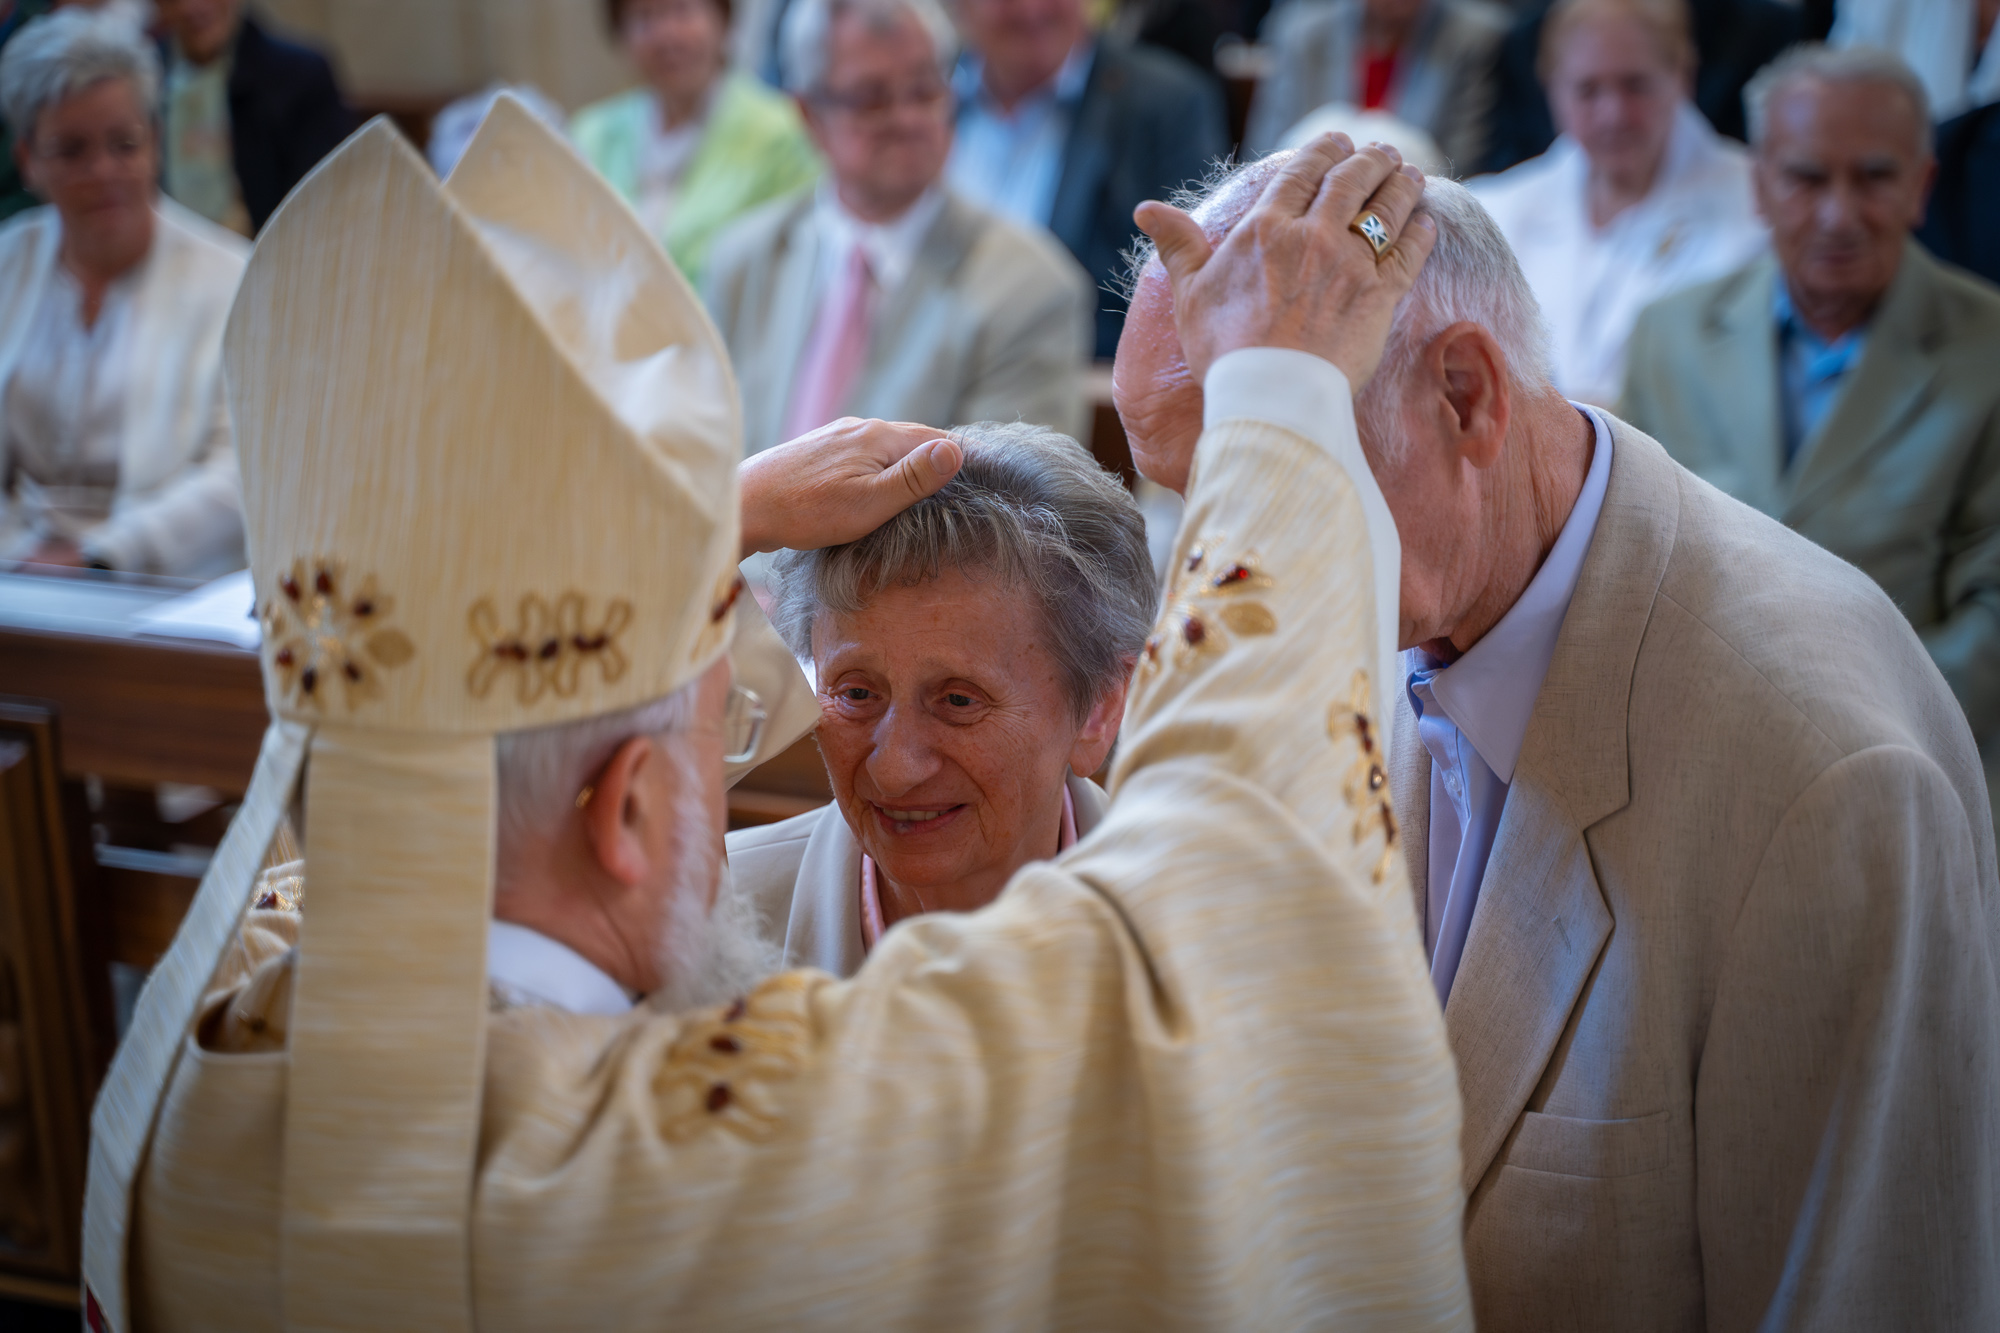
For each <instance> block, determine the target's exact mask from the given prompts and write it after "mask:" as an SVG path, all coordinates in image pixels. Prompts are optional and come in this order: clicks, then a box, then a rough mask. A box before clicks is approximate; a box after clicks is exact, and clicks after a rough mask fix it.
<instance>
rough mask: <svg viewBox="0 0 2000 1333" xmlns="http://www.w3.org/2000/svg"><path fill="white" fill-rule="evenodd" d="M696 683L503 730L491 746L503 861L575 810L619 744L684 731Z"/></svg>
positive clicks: (544, 833) (688, 720) (696, 686)
mask: <svg viewBox="0 0 2000 1333" xmlns="http://www.w3.org/2000/svg"><path fill="white" fill-rule="evenodd" d="M700 684H701V682H700V681H699V680H694V681H690V682H689V683H688V684H686V685H683V686H682V687H681V688H680V689H678V690H676V691H674V692H673V693H672V694H669V695H667V696H666V697H665V698H662V699H654V700H652V701H650V702H648V703H643V704H640V705H638V706H637V707H635V708H626V709H621V710H620V711H618V712H616V713H602V714H599V715H598V716H596V717H586V718H580V719H578V720H576V721H574V722H558V723H556V724H555V725H553V726H547V727H533V728H530V729H529V730H526V731H509V732H503V733H502V734H501V735H500V736H499V738H498V739H497V742H496V746H495V749H496V758H497V767H498V769H499V774H498V786H499V824H500V827H499V846H500V849H501V852H502V854H503V862H504V860H505V853H506V851H507V850H508V849H509V848H510V847H511V846H513V845H514V844H515V842H516V840H517V839H519V838H522V837H529V838H533V837H546V836H548V835H550V834H552V833H554V831H555V830H556V829H557V828H559V827H560V826H561V824H562V821H563V820H564V819H565V818H567V817H568V816H569V814H570V812H571V811H573V810H575V809H576V798H577V794H578V793H579V792H581V791H582V790H583V788H584V784H586V783H588V782H589V781H590V780H591V777H592V776H593V775H594V774H596V772H597V770H598V769H600V768H602V767H604V764H605V762H606V761H607V760H609V759H610V758H611V756H612V755H613V754H615V753H616V752H617V750H618V747H619V746H621V745H623V744H625V742H626V741H629V740H631V739H632V738H633V737H634V736H658V735H661V734H663V733H666V732H674V731H683V730H685V729H686V728H687V726H688V724H689V723H690V722H692V721H693V720H694V700H695V692H696V690H697V689H698V688H699V687H700ZM691 776H692V775H691Z"/></svg>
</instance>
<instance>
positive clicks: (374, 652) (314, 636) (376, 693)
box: [258, 559, 417, 711]
mask: <svg viewBox="0 0 2000 1333" xmlns="http://www.w3.org/2000/svg"><path fill="white" fill-rule="evenodd" d="M395 609H396V602H395V599H394V598H392V597H388V596H385V595H384V594H383V593H382V591H381V589H380V588H379V587H377V586H376V583H375V577H374V575H372V574H371V575H369V576H368V577H367V578H365V579H363V580H362V581H361V584H360V586H359V587H357V588H353V589H349V588H348V587H347V584H346V574H345V571H344V570H343V568H342V566H341V563H340V562H339V561H337V560H314V561H313V562H311V564H310V565H309V564H308V563H307V562H306V561H305V560H303V559H299V560H294V561H292V567H291V569H290V570H289V571H288V572H287V573H285V574H283V575H280V576H279V578H278V586H277V588H276V589H275V590H274V591H272V592H270V593H269V594H268V595H266V596H265V597H263V598H262V599H261V600H260V601H259V604H258V619H259V620H260V621H261V622H262V624H263V628H264V642H266V643H267V644H270V645H272V648H271V665H272V666H273V667H275V668H277V671H278V678H279V680H280V681H281V682H282V683H283V687H284V692H285V694H286V695H287V696H288V697H289V698H290V700H291V702H292V704H293V705H294V706H301V705H304V704H311V705H312V706H313V707H315V708H320V709H324V708H325V707H326V706H327V704H326V696H327V694H328V692H329V691H331V690H332V689H333V688H334V684H333V683H334V682H335V681H339V682H340V689H341V693H342V697H343V699H344V700H345V702H346V704H347V707H348V709H349V710H350V711H352V710H353V709H354V708H355V707H356V706H357V705H359V704H361V703H363V702H365V701H367V700H370V699H376V698H380V697H381V694H382V670H383V669H390V670H393V669H394V668H396V667H399V666H402V665H403V664H404V663H406V662H408V661H409V660H410V659H411V658H413V657H415V656H416V655H417V646H416V645H415V644H414V643H412V642H410V636H409V635H407V634H405V633H403V631H401V630H399V629H396V628H394V627H392V626H388V625H385V624H384V623H383V622H384V621H386V620H387V619H388V618H389V616H390V615H391V614H392V613H393V612H394V611H395Z"/></svg>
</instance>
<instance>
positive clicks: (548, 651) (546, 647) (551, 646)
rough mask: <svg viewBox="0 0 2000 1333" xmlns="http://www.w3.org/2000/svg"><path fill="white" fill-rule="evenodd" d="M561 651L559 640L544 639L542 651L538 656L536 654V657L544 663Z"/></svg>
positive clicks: (560, 641)
mask: <svg viewBox="0 0 2000 1333" xmlns="http://www.w3.org/2000/svg"><path fill="white" fill-rule="evenodd" d="M561 651H562V640H561V639H544V640H543V641H542V651H541V652H540V653H539V654H537V656H539V657H540V658H541V659H542V660H543V661H544V662H546V661H548V660H549V659H550V658H552V657H554V656H555V655H556V654H557V653H559V652H561Z"/></svg>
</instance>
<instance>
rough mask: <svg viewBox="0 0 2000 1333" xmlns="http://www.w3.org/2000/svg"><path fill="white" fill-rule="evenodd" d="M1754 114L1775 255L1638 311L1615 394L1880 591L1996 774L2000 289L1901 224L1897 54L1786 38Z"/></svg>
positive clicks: (1906, 106) (1903, 142) (1917, 98)
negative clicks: (1787, 50)
mask: <svg viewBox="0 0 2000 1333" xmlns="http://www.w3.org/2000/svg"><path fill="white" fill-rule="evenodd" d="M1751 129H1752V134H1753V138H1754V139H1755V141H1756V148H1757V201H1758V207H1759V208H1760V210H1761V211H1762V212H1763V214H1764V216H1765V217H1766V218H1767V219H1768V220H1769V221H1770V223H1771V231H1772V241H1773V248H1774V249H1775V251H1776V253H1775V254H1774V255H1773V256H1771V257H1769V258H1766V259H1761V260H1759V261H1758V262H1756V263H1754V264H1751V265H1750V266H1749V267H1747V268H1744V269H1741V270H1739V271H1737V272H1735V273H1732V274H1730V275H1729V276H1727V277H1725V278H1721V279H1719V280H1717V281H1715V282H1712V283H1708V284H1706V285H1704V286H1701V287H1697V288H1695V289H1693V290H1691V291H1687V292H1683V293H1681V294H1680V295H1679V296H1677V297H1674V298H1671V299H1669V300H1667V301H1664V302H1662V303H1660V304H1659V305H1657V306H1655V307H1653V308H1652V309H1650V310H1648V311H1647V312H1646V313H1645V315H1644V316H1643V317H1642V318H1641V319H1640V320H1639V324H1638V328H1637V329H1636V331H1635V332H1634V334H1633V339H1632V362H1631V372H1630V377H1629V378H1628V380H1627V381H1626V387H1625V397H1624V406H1623V410H1624V411H1625V413H1626V414H1627V415H1628V416H1629V417H1630V418H1631V420H1632V421H1633V423H1634V424H1636V425H1638V426H1639V427H1640V428H1641V429H1643V430H1646V431H1648V432H1650V433H1652V434H1653V435H1655V436H1657V437H1658V438H1659V440H1660V441H1661V443H1663V444H1665V445H1666V447H1667V449H1668V451H1669V452H1671V453H1672V454H1673V456H1674V457H1675V458H1676V459H1677V460H1679V461H1680V462H1681V463H1682V464H1684V465H1685V466H1687V467H1688V468H1690V469H1691V470H1693V471H1694V472H1695V473H1696V474H1697V475H1699V476H1701V477H1702V478H1703V479H1705V480H1707V481H1710V482H1713V483H1714V484H1715V485H1717V486H1719V487H1721V488H1722V489H1723V490H1725V491H1727V492H1729V493H1730V494H1731V495H1733V496H1735V497H1736V498H1737V499H1739V500H1742V501H1744V502H1745V503H1747V504H1750V505H1752V506H1754V507H1755V508H1757V509H1761V510H1763V511H1764V512H1765V513H1767V514H1769V515H1771V516H1772V517H1774V518H1777V519H1780V520H1782V521H1783V522H1784V523H1786V524H1787V525H1789V526H1790V527H1792V528H1794V529H1796V530H1797V531H1798V532H1800V533H1803V534H1804V535H1805V536H1807V537H1809V538H1811V539H1812V540H1813V541H1815V542H1818V543H1819V544H1820V545H1821V546H1824V547H1825V548H1826V549H1827V550H1829V551H1832V552H1833V553H1834V554H1835V555H1837V556H1840V557H1841V558H1842V559H1844V560H1848V561H1851V562H1852V563H1854V564H1855V565H1858V566H1859V567H1860V568H1861V569H1862V571H1863V572H1865V573H1866V574H1868V576H1869V577H1871V578H1873V579H1874V580H1875V581H1876V582H1877V583H1879V584H1881V585H1882V588H1883V590H1884V591H1886V592H1887V593H1888V594H1889V596H1890V598H1891V599H1892V600H1893V601H1894V602H1895V603H1896V605H1897V606H1898V607H1899V608H1900V609H1901V610H1902V612H1903V614H1904V615H1905V616H1907V617H1908V618H1909V620H1910V623H1911V624H1913V625H1915V626H1916V628H1917V632H1918V634H1919V635H1921V636H1922V638H1923V642H1924V646H1925V647H1926V648H1927V649H1929V651H1930V655H1931V657H1932V658H1933V659H1934V660H1935V661H1936V663H1937V665H1938V669H1939V670H1940V671H1942V672H1943V673H1944V678H1945V679H1946V680H1947V681H1949V682H1950V684H1951V687H1952V690H1953V692H1954V693H1955V694H1957V696H1958V700H1959V703H1960V704H1962V705H1963V706H1964V708H1965V714H1966V717H1967V719H1968V720H1969V721H1970V722H1971V724H1972V730H1973V733H1974V734H1975V735H1976V736H1978V737H1979V738H1980V740H1981V742H1982V746H1983V749H1984V751H1985V753H1986V756H1987V787H1988V788H1989V790H2000V781H1996V779H2000V374H1996V373H1995V367H1996V366H2000V290H1996V289H1995V288H1994V287H1993V286H1991V285H1990V284H1988V283H1986V282H1984V281H1982V280H1980V279H1978V278H1975V277H1972V276H1971V275H1969V274H1966V273H1963V272H1961V271H1959V270H1956V269H1953V268H1950V267H1948V266H1946V265H1943V264H1940V263H1938V262H1937V261H1936V260H1934V259H1932V258H1931V257H1930V256H1929V255H1928V254H1926V253H1925V252H1924V250H1923V249H1922V247H1921V246H1919V245H1918V244H1917V243H1916V242H1915V241H1914V240H1912V239H1911V237H1910V234H1909V232H1910V229H1911V228H1912V227H1913V226H1915V225H1916V224H1917V223H1918V222H1919V221H1920V220H1921V219H1922V217H1923V214H1924V192H1925V188H1926V186H1927V185H1928V184H1929V181H1930V177H1931V171H1932V167H1931V155H1930V121H1929V114H1928V112H1927V110H1926V105H1925V101H1924V91H1923V87H1922V85H1920V84H1919V83H1918V82H1917V81H1916V78H1915V77H1914V76H1913V75H1912V74H1911V73H1910V72H1909V70H1908V68H1907V67H1906V66H1904V65H1903V63H1902V62H1901V61H1900V60H1898V59H1897V58H1896V57H1894V56H1891V55H1888V54H1886V53H1883V52H1879V51H1870V50H1866V49H1861V48H1854V49H1848V50H1829V49H1826V48H1819V47H1811V48H1802V49H1800V50H1799V51H1797V52H1794V53H1793V54H1791V55H1789V56H1787V57H1785V58H1784V59H1782V60H1780V61H1778V62H1776V63H1775V64H1773V65H1772V66H1771V67H1770V68H1769V69H1767V70H1766V71H1765V72H1764V73H1763V74H1762V75H1760V76H1759V78H1758V80H1757V81H1756V82H1755V83H1754V84H1752V90H1751Z"/></svg>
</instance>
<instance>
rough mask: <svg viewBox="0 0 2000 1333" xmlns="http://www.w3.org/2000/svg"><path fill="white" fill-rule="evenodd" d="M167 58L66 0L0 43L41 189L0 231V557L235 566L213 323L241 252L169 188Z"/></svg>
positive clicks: (233, 507) (26, 163) (23, 147)
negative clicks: (169, 195) (161, 124)
mask: <svg viewBox="0 0 2000 1333" xmlns="http://www.w3.org/2000/svg"><path fill="white" fill-rule="evenodd" d="M158 87H159V65H158V63H157V62H156V60H155V58H154V55H153V52H152V50H151V49H150V47H149V46H148V45H147V44H146V42H145V40H144V38H143V37H141V36H140V34H139V32H138V30H137V29H136V28H134V27H133V26H132V25H131V24H130V23H129V22H127V21H125V20H124V19H122V18H119V17H115V16H109V15H102V14H98V13H95V12H93V11H90V10H87V9H65V10H63V11H61V12H59V13H56V14H53V15H51V16H49V17H47V18H42V19H37V20H36V21H35V22H33V23H31V24H30V25H28V27H27V28H26V29H25V30H23V31H22V32H21V34H20V35H19V36H17V37H16V38H14V40H13V41H11V42H9V43H8V44H7V48H6V50H5V52H4V53H0V112H4V113H5V115H6V118H7V124H8V126H9V127H10V128H11V129H12V131H13V133H14V136H15V139H16V141H17V143H18V148H17V154H16V155H17V158H18V160H19V162H20V164H21V170H22V173H23V175H24V176H25V177H26V179H27V180H28V182H29V184H30V185H31V186H32V187H33V188H34V189H35V190H37V191H38V192H39V193H41V194H42V195H43V196H44V197H45V198H47V199H48V200H49V204H48V205H47V206H46V207H42V208H37V209H33V210H31V211H29V212H27V213H23V214H21V215H19V216H18V217H16V218H14V219H13V220H12V221H10V222H9V223H7V225H6V226H5V228H4V229H0V485H4V494H0V560H25V561H29V562H31V563H34V564H38V565H71V566H73V565H96V566H100V567H102V568H106V569H123V570H135V571H140V572H144V573H153V574H176V575H188V576H200V577H208V576H212V575H216V574H222V573H226V572H228V571H229V570H231V569H235V568H237V567H239V566H241V564H242V563H243V516H242V499H241V497H240V495H239V494H238V491H237V478H236V458H235V452H234V450H233V448H232V447H231V443H230V428H229V413H228V409H227V407H226V406H225V404H224V402H223V386H222V327H223V322H224V321H225V320H226V319H227V317H228V314H229V303H230V301H231V300H233V299H234V297H235V295H236V284H237V281H238V280H239V279H240V278H241V277H242V275H243V264H244V259H245V256H246V255H247V254H248V253H249V249H250V247H249V246H248V245H247V244H246V243H245V242H244V241H243V240H242V239H241V238H240V237H237V236H234V235H232V234H230V233H229V232H226V231H223V230H222V229H221V228H219V227H215V226H212V225H210V224H209V223H208V222H206V221H204V220H203V219H201V218H199V217H197V216H195V215H194V214H192V213H190V212H188V211H187V210H186V209H183V208H180V207H178V206H176V205H175V204H174V203H173V202H172V201H171V200H168V199H164V198H161V197H160V196H159V194H158V187H157V185H156V182H157V180H158V175H159V151H158V140H157V139H156V137H155V136H154V125H155V123H156V122H155V121H154V119H153V115H152V108H153V103H154V98H155V95H156V93H157V90H158Z"/></svg>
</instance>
